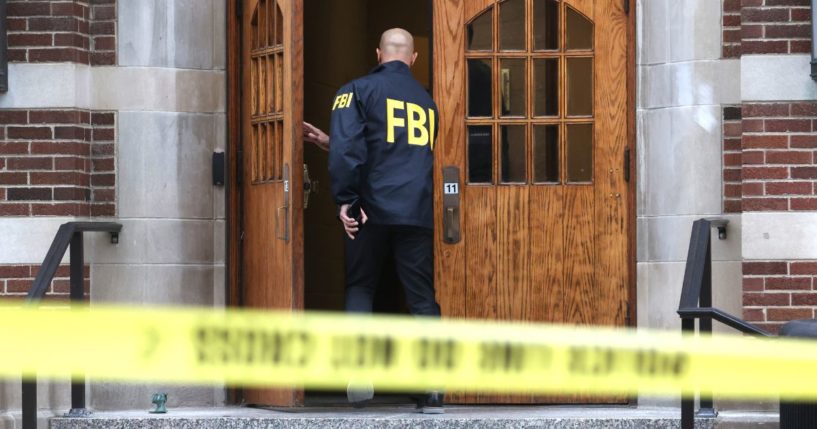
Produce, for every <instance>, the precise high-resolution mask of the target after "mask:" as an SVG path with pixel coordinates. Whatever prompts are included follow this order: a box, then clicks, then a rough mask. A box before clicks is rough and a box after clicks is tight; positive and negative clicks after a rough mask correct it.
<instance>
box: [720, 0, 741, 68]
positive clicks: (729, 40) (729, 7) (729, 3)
mask: <svg viewBox="0 0 817 429" xmlns="http://www.w3.org/2000/svg"><path fill="white" fill-rule="evenodd" d="M740 2H741V0H723V21H722V24H723V39H722V42H723V47H722V50H721V55H722V56H723V58H739V57H740V40H741V32H740Z"/></svg>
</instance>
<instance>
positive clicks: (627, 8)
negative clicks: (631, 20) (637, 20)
mask: <svg viewBox="0 0 817 429" xmlns="http://www.w3.org/2000/svg"><path fill="white" fill-rule="evenodd" d="M624 13H626V14H627V15H629V14H630V0H624Z"/></svg>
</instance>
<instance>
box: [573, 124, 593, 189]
mask: <svg viewBox="0 0 817 429" xmlns="http://www.w3.org/2000/svg"><path fill="white" fill-rule="evenodd" d="M567 181H568V182H571V183H577V182H592V181H593V124H570V125H568V126H567Z"/></svg>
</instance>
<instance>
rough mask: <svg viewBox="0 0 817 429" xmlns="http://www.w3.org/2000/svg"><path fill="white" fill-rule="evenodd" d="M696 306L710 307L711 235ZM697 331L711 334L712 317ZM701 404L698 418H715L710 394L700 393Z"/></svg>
mask: <svg viewBox="0 0 817 429" xmlns="http://www.w3.org/2000/svg"><path fill="white" fill-rule="evenodd" d="M698 305H699V306H700V307H704V308H711V307H712V234H711V233H710V234H709V235H708V237H707V241H706V260H705V263H704V276H703V279H702V282H701V296H700V297H699V302H698ZM698 329H699V330H700V332H701V334H704V335H711V334H712V316H704V317H701V318H700V319H699V320H698ZM700 398H701V404H700V408H698V414H697V415H698V417H706V418H715V417H717V416H718V412H717V411H716V410H715V401H714V397H713V395H712V392H701V393H700Z"/></svg>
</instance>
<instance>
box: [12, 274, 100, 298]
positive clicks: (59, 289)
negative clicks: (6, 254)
mask: <svg viewBox="0 0 817 429" xmlns="http://www.w3.org/2000/svg"><path fill="white" fill-rule="evenodd" d="M39 269H40V266H39V265H0V300H2V299H4V298H6V299H21V298H24V297H25V296H26V294H27V293H28V291H29V290H30V289H31V285H32V284H33V283H34V277H36V276H37V272H38V271H39ZM70 275H71V274H70V268H69V266H68V265H61V266H60V267H59V268H58V269H57V273H56V274H55V275H54V280H52V281H51V287H49V288H48V292H47V293H46V295H45V296H46V298H52V299H53V298H56V299H68V297H69V294H70V289H71V282H70ZM84 277H85V279H84V281H83V284H84V286H85V296H86V297H87V296H88V295H89V291H90V287H91V269H90V268H89V266H88V265H85V273H84Z"/></svg>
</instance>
